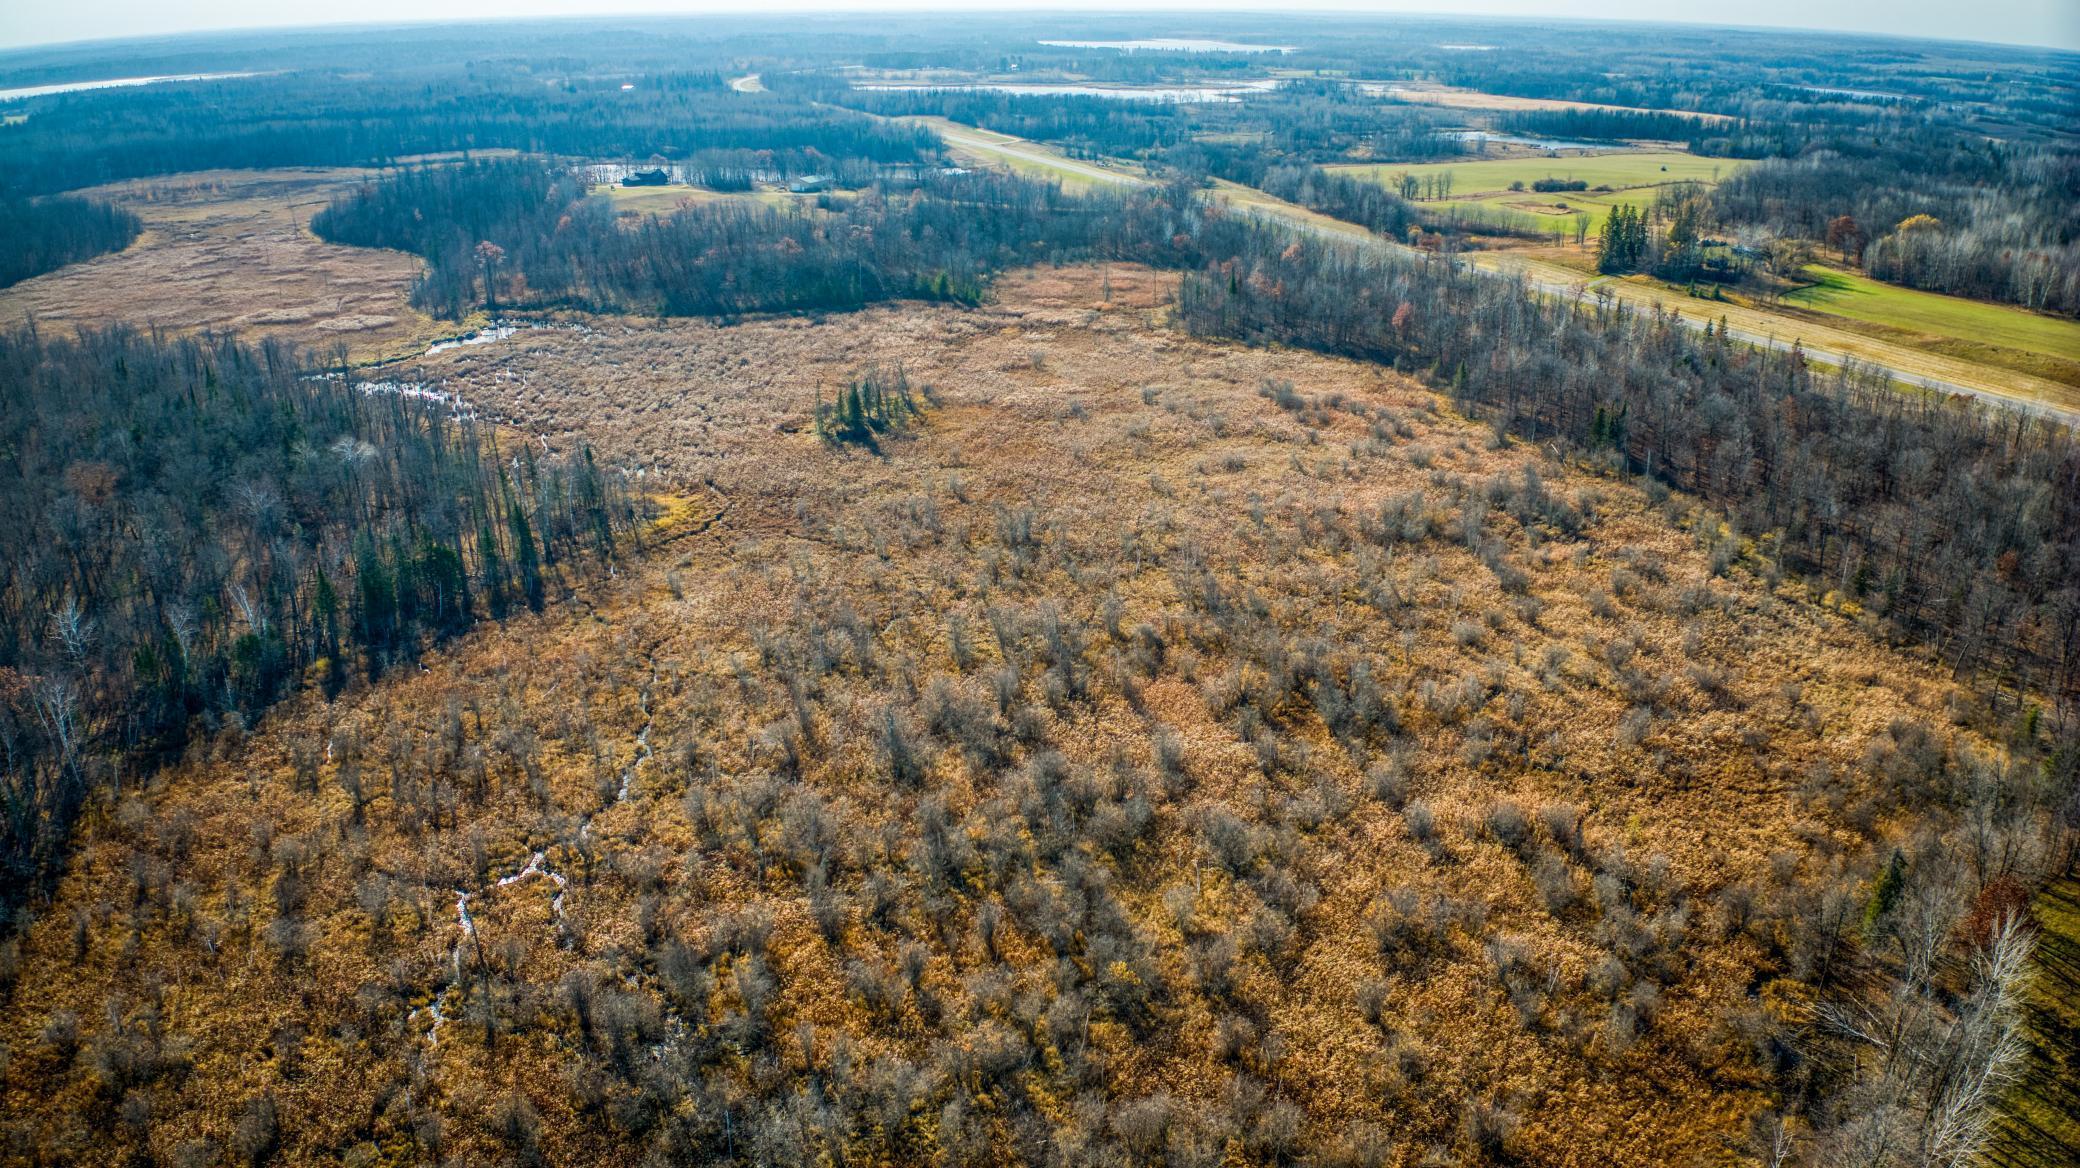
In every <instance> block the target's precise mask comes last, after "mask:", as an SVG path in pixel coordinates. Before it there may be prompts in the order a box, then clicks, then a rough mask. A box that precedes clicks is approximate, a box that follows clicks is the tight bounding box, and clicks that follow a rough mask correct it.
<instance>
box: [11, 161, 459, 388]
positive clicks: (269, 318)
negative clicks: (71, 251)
mask: <svg viewBox="0 0 2080 1168" xmlns="http://www.w3.org/2000/svg"><path fill="white" fill-rule="evenodd" d="M374 174H375V172H373V171H364V170H356V169H347V168H339V169H282V170H264V171H231V170H227V171H204V172H201V173H198V174H187V175H181V176H179V177H176V178H162V179H140V180H137V181H133V182H125V183H116V184H113V185H110V186H105V187H97V188H94V189H92V190H88V191H85V192H82V193H83V194H86V195H89V196H93V197H99V198H105V199H107V200H109V201H111V202H114V203H117V204H119V205H121V206H123V207H127V208H129V209H130V210H132V211H135V212H136V213H137V214H138V216H139V217H140V218H142V219H143V220H144V227H145V230H144V234H142V235H140V236H139V237H138V239H137V241H136V242H135V243H133V244H131V245H130V246H129V248H127V249H126V250H124V251H121V252H116V253H114V254H111V255H105V256H98V257H96V258H94V259H91V260H87V261H85V262H84V263H78V264H72V265H69V266H66V267H63V268H60V269H58V270H57V271H55V272H48V273H46V274H44V275H41V276H37V277H35V278H33V279H29V280H24V281H22V282H21V283H19V284H16V285H14V286H13V287H11V288H7V289H4V290H0V321H5V322H7V323H10V324H12V323H15V322H18V321H20V320H23V319H25V318H28V317H31V316H33V317H34V318H35V319H36V322H37V324H38V325H39V326H40V327H44V328H49V327H52V326H60V327H66V328H70V327H76V326H99V325H107V324H111V323H114V322H116V321H128V322H132V323H135V324H139V325H157V326H160V327H164V328H169V329H174V330H177V331H195V330H201V329H233V330H236V331H238V332H239V333H241V334H243V335H245V336H248V337H278V338H280V339H282V340H285V341H291V342H293V343H295V344H299V345H305V346H308V347H311V348H313V349H318V350H329V349H331V348H333V347H334V346H336V345H339V344H345V345H346V346H347V349H348V353H349V355H350V356H351V357H352V358H353V359H355V360H370V359H375V358H379V357H387V356H397V355H400V354H402V353H408V352H412V351H414V350H415V349H423V348H424V347H425V346H426V344H427V343H428V342H429V341H431V340H433V339H435V338H437V337H440V336H443V335H446V334H447V333H450V332H453V331H455V330H456V327H457V326H455V325H453V324H446V323H442V322H439V321H435V320H434V319H432V318H431V317H429V316H427V315H426V314H425V313H423V312H420V311H419V310H417V309H415V308H413V307H412V306H411V305H410V304H408V303H407V302H406V300H407V297H408V295H409V293H410V291H411V285H412V280H413V279H414V278H415V277H417V275H418V274H419V271H420V268H421V263H420V261H419V259H418V257H416V256H411V255H406V254H405V253H403V252H394V251H377V250H372V249H368V248H358V247H341V246H335V245H333V244H330V243H326V242H325V241H324V240H321V239H319V238H317V237H316V236H314V235H312V234H311V233H310V229H309V227H308V224H309V222H310V217H311V215H312V214H314V213H315V212H317V211H318V210H319V209H321V208H322V207H324V206H325V204H326V203H327V202H329V201H331V200H332V198H333V197H334V196H336V195H338V194H340V193H342V192H343V191H345V190H347V189H348V188H350V187H352V186H354V185H355V184H357V183H359V182H362V181H363V180H365V179H367V178H370V177H372V176H373V175H374Z"/></svg>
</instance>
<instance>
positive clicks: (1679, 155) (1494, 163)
mask: <svg viewBox="0 0 2080 1168" xmlns="http://www.w3.org/2000/svg"><path fill="white" fill-rule="evenodd" d="M1744 165H1746V163H1744V162H1743V161H1741V160H1739V159H1732V158H1701V157H1699V156H1697V155H1695V154H1691V153H1688V152H1687V151H1670V150H1655V151H1637V152H1613V153H1609V154H1570V155H1563V156H1560V157H1557V158H1555V157H1546V156H1543V155H1540V156H1536V157H1529V158H1486V159H1479V158H1477V159H1470V160H1468V161H1464V162H1432V163H1418V164H1408V165H1402V164H1396V163H1364V164H1354V165H1348V166H1332V167H1329V168H1328V169H1329V170H1331V171H1334V172H1336V173H1339V174H1347V175H1350V176H1351V177H1353V178H1361V179H1365V180H1367V181H1369V182H1376V183H1379V184H1381V185H1382V186H1385V187H1387V188H1388V189H1390V190H1391V189H1396V187H1397V186H1398V183H1399V180H1400V178H1401V176H1402V175H1404V174H1406V175H1411V176H1413V177H1415V178H1416V179H1418V180H1426V179H1429V178H1431V177H1433V176H1438V175H1443V174H1449V175H1451V183H1452V185H1451V196H1452V197H1448V198H1443V199H1427V200H1424V201H1422V202H1421V204H1420V205H1421V206H1422V207H1423V208H1424V209H1426V210H1441V209H1454V208H1466V209H1473V208H1478V209H1479V210H1480V211H1481V212H1484V213H1486V214H1488V215H1493V216H1499V217H1501V218H1502V219H1503V220H1504V221H1505V222H1508V223H1509V224H1510V225H1511V226H1516V227H1519V228H1528V229H1531V230H1537V231H1571V230H1572V229H1573V226H1574V214H1575V212H1576V211H1586V212H1588V213H1589V217H1590V219H1589V225H1588V230H1589V231H1590V232H1591V233H1594V232H1596V231H1597V230H1599V229H1601V228H1602V226H1603V221H1604V220H1605V219H1606V218H1608V217H1609V216H1610V213H1611V208H1613V207H1617V206H1645V205H1648V204H1651V203H1652V202H1653V201H1654V196H1655V188H1656V187H1660V186H1664V185H1667V184H1669V183H1677V182H1700V183H1706V184H1711V183H1716V182H1718V181H1719V180H1721V179H1723V178H1726V177H1727V176H1729V175H1731V174H1733V173H1734V172H1735V171H1737V170H1739V169H1740V168H1741V167H1742V166H1744ZM1543 178H1559V179H1575V180H1580V181H1582V182H1585V183H1588V184H1589V186H1590V187H1591V188H1595V187H1608V188H1610V189H1609V190H1603V191H1599V190H1595V189H1591V190H1586V191H1561V192H1552V193H1543V192H1539V191H1534V190H1531V189H1530V187H1531V184H1532V183H1535V182H1537V181H1538V180H1540V179H1543ZM1511 183H1522V184H1524V188H1525V189H1523V190H1521V191H1513V190H1510V189H1509V187H1510V184H1511Z"/></svg>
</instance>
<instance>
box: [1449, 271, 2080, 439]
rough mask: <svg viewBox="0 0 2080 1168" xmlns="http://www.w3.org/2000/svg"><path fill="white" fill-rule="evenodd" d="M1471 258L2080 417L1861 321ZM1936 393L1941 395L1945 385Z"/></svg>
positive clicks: (2031, 377)
mask: <svg viewBox="0 0 2080 1168" xmlns="http://www.w3.org/2000/svg"><path fill="white" fill-rule="evenodd" d="M1579 254H1580V253H1575V255H1574V256H1570V257H1569V258H1570V259H1574V258H1576V257H1578V256H1579ZM1468 258H1469V259H1470V260H1471V262H1472V263H1474V264H1475V265H1477V266H1479V267H1482V268H1486V269H1488V270H1490V271H1496V272H1504V273H1510V274H1521V275H1522V276H1523V277H1524V278H1525V280H1527V281H1528V282H1529V283H1530V284H1531V286H1532V287H1534V288H1536V289H1538V290H1539V291H1541V292H1546V293H1549V294H1552V295H1560V296H1571V295H1574V294H1575V291H1576V290H1577V289H1580V290H1582V291H1583V292H1584V294H1586V295H1592V296H1593V295H1599V294H1602V295H1609V296H1612V297H1614V298H1616V299H1617V300H1620V301H1623V302H1625V303H1629V304H1632V305H1634V306H1636V307H1638V308H1641V309H1644V310H1647V311H1652V310H1653V309H1655V308H1659V309H1661V310H1662V311H1664V312H1676V313H1681V314H1682V315H1683V316H1684V317H1685V318H1686V319H1688V320H1691V321H1694V322H1701V321H1706V320H1724V321H1726V323H1727V324H1728V325H1730V326H1731V327H1732V328H1733V329H1734V330H1735V336H1736V337H1737V338H1739V339H1743V340H1749V341H1754V342H1757V343H1764V344H1769V345H1771V346H1772V347H1776V348H1789V347H1790V346H1791V344H1792V343H1793V342H1797V343H1799V344H1801V345H1803V346H1804V348H1805V351H1806V352H1807V354H1808V355H1809V356H1812V357H1814V358H1815V359H1817V360H1820V361H1823V362H1829V363H1832V362H1839V361H1840V360H1841V359H1843V358H1845V357H1849V358H1854V359H1856V360H1858V361H1863V362H1866V363H1869V364H1873V365H1881V366H1884V367H1885V368H1887V369H1890V370H1892V371H1893V373H1894V374H1895V375H1897V376H1900V377H1902V378H1903V379H1907V380H1909V381H1911V382H1913V383H1917V384H1918V383H1920V382H1919V380H1918V379H1930V380H1933V381H1937V382H1942V383H1946V384H1947V385H1950V386H1956V387H1959V388H1961V389H1964V390H1967V391H1970V392H1973V393H1978V394H1982V395H1984V396H1987V397H1991V398H1995V399H2001V400H2007V401H2013V402H2018V403H2023V404H2025V405H2027V406H2028V407H2029V408H2031V409H2033V410H2049V411H2052V412H2055V413H2058V414H2061V415H2064V416H2066V417H2068V418H2071V417H2074V416H2075V415H2080V385H2074V384H2069V383H2066V382H2062V381H2058V380H2055V379H2053V378H2051V377H2046V376H2041V375H2038V374H2035V373H2029V372H2022V371H2018V370H2014V369H2009V368H2003V367H1999V366H1996V365H1991V364H1988V363H1987V362H1985V361H1983V360H1979V359H1975V358H1974V357H1969V356H1953V355H1951V354H1949V353H1946V352H1943V351H1941V350H1939V349H1938V350H1930V349H1924V348H1920V347H1918V346H1915V345H1911V344H1906V343H1903V342H1901V341H1899V340H1896V339H1891V338H1889V337H1888V336H1886V335H1883V334H1882V332H1880V333H1878V334H1877V335H1874V333H1873V332H1872V331H1865V330H1868V329H1870V326H1868V325H1865V324H1863V323H1862V322H1858V321H1853V320H1847V319H1842V318H1830V317H1827V316H1825V315H1824V314H1820V313H1797V314H1792V313H1785V312H1779V311H1775V310H1772V309H1768V308H1758V307H1750V306H1747V305H1743V304H1737V303H1734V302H1732V301H1719V300H1700V299H1698V298H1696V297H1693V296H1691V295H1689V294H1688V293H1687V292H1686V291H1684V290H1682V289H1679V288H1671V287H1669V286H1667V285H1665V284H1663V283H1661V282H1660V281H1658V280H1655V279H1653V278H1652V277H1650V276H1629V277H1625V278H1617V277H1612V276H1599V275H1596V274H1594V273H1592V272H1584V271H1582V270H1581V269H1579V268H1577V267H1570V266H1568V265H1566V264H1561V263H1556V262H1554V261H1553V260H1551V259H1546V258H1540V257H1539V256H1538V255H1536V254H1534V253H1526V252H1519V251H1494V252H1475V253H1471V254H1470V255H1469V257H1468ZM1934 388H1937V389H1938V390H1939V391H1940V390H1941V387H1940V386H1938V387H1934Z"/></svg>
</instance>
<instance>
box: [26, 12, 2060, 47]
mask: <svg viewBox="0 0 2080 1168" xmlns="http://www.w3.org/2000/svg"><path fill="white" fill-rule="evenodd" d="M1011 8H1017V9H1024V10H1034V9H1048V10H1056V11H1066V10H1075V11H1096V12H1106V13H1119V12H1139V11H1151V12H1153V11H1176V12H1178V13H1180V15H1182V14H1186V13H1190V14H1198V15H1204V14H1208V13H1213V12H1217V11H1219V10H1221V9H1232V10H1243V11H1260V12H1261V11H1282V10H1285V11H1289V10H1292V9H1294V8H1304V9H1307V10H1310V11H1325V12H1348V13H1397V12H1398V13H1418V12H1420V13H1444V14H1451V15H1456V16H1476V17H1477V16H1533V17H1545V18H1548V19H1551V18H1556V17H1557V18H1567V19H1594V20H1653V21H1669V22H1682V23H1695V24H1718V25H1724V24H1740V25H1747V26H1765V27H1782V28H1814V29H1833V30H1842V31H1848V32H1868V33H1882V34H1889V35H1897V36H1916V37H1935V38H1939V39H1944V40H1972V41H1999V42H2005V43H2010V44H2025V45H2039V46H2049V47H2053V48H2062V49H2072V50H2080V0H1741V2H1740V3H1735V4H1729V3H1727V2H1726V0H1300V2H1299V3H1298V4H1295V3H1293V0H1283V2H1281V0H1028V2H1021V3H1015V4H992V3H989V2H987V0H967V2H966V3H962V2H959V0H353V2H352V3H348V4H341V3H338V2H337V0H331V2H327V3H318V2H315V0H0V48H19V47H22V46H26V45H35V44H49V43H55V42H60V41H79V40H98V39H103V38H108V37H126V36H160V35H166V34H170V33H181V32H199V31H205V30H212V31H213V30H221V29H231V28H280V27H288V26H297V25H318V24H335V23H340V22H342V21H352V22H354V23H358V24H383V23H392V22H395V23H403V22H407V21H428V20H486V19H513V18H520V17H530V16H573V15H596V16H612V15H625V14H632V13H675V14H679V13H702V12H731V13H756V14H765V15H775V14H781V13H786V12H790V11H794V12H809V11H934V10H957V11H967V12H975V11H990V10H993V9H1011Z"/></svg>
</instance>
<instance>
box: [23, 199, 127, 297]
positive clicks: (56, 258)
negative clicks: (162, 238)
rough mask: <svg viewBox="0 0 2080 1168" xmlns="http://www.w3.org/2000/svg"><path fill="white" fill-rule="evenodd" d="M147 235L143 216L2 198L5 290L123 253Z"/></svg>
mask: <svg viewBox="0 0 2080 1168" xmlns="http://www.w3.org/2000/svg"><path fill="white" fill-rule="evenodd" d="M141 230H143V225H142V224H140V223H139V222H138V220H137V216H135V215H132V214H131V213H130V212H128V211H125V210H123V209H122V208H120V207H115V206H111V205H109V204H107V203H103V202H97V201H94V200H91V199H74V198H46V199H20V198H6V197H0V239H4V240H6V241H7V246H6V247H5V248H0V288H5V287H7V286H8V285H10V284H18V283H20V282H22V281H23V280H26V279H28V278H29V277H31V276H40V275H42V274H43V273H45V272H49V271H54V270H56V269H58V268H62V267H64V266H65V265H66V264H76V263H78V262H79V261H81V260H86V259H92V258H94V257H95V256H97V255H104V254H106V253H108V252H112V251H121V250H123V249H124V248H126V247H129V246H130V241H131V240H133V239H136V238H137V233H138V232H139V231H141Z"/></svg>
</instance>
